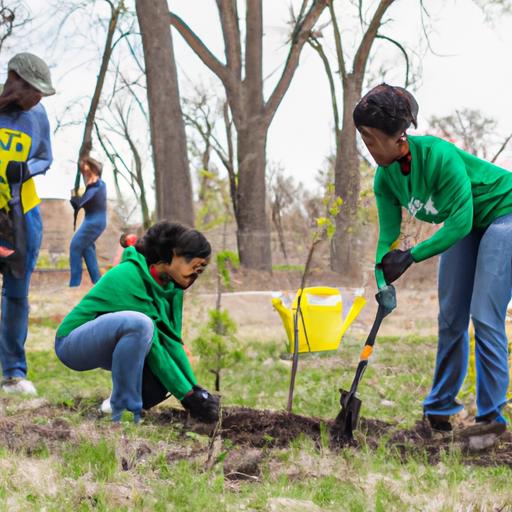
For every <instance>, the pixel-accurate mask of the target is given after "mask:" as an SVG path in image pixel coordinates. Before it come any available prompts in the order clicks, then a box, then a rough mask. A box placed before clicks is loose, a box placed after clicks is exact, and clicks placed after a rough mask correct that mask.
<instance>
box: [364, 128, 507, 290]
mask: <svg viewBox="0 0 512 512" xmlns="http://www.w3.org/2000/svg"><path fill="white" fill-rule="evenodd" d="M407 139H408V141H409V147H410V150H411V157H412V161H411V172H410V173H409V174H408V175H404V174H402V172H401V170H400V165H399V163H398V162H394V163H392V164H391V165H390V166H388V167H378V168H377V172H376V174H375V181H374V192H375V198H376V200H377V209H378V212H379V242H378V245H377V255H376V259H375V262H376V263H380V262H381V260H382V258H383V256H384V255H385V254H386V253H387V252H388V251H389V250H390V248H391V245H392V244H393V242H394V241H395V240H396V239H397V238H398V236H399V235H400V225H401V221H402V207H404V208H406V209H407V210H408V211H409V213H410V214H411V215H412V216H413V217H416V218H418V219H420V220H422V221H426V222H432V223H435V224H440V223H441V222H444V225H443V227H442V228H441V229H439V230H438V231H436V233H434V235H432V236H431V237H430V238H429V239H427V240H424V241H423V242H421V243H419V244H418V245H416V246H415V247H413V248H412V250H411V255H412V258H413V259H414V261H422V260H425V259H427V258H430V257H431V256H434V255H436V254H439V253H441V252H443V251H445V250H446V249H448V248H449V247H451V246H452V245H453V244H455V243H456V242H457V241H458V240H460V239H461V238H464V237H465V236H466V235H467V234H469V232H470V231H471V230H472V229H473V228H479V229H485V228H486V227H487V226H489V224H491V223H492V221H493V220H495V219H497V218H498V217H502V216H503V215H506V214H508V213H511V212H512V193H511V192H512V172H509V171H507V170H506V169H502V168H501V167H498V166H496V165H493V164H491V163H489V162H486V161H485V160H481V159H480V158H477V157H476V156H474V155H471V154H469V153H466V152H465V151H462V150H461V149H459V148H457V147H456V146H454V145H453V144H451V143H449V142H446V141H444V140H442V139H439V138H438V137H432V136H408V138H407ZM375 277H376V279H377V286H378V287H379V288H381V287H383V286H384V285H385V284H386V282H385V280H384V276H383V274H382V270H380V269H376V270H375Z"/></svg>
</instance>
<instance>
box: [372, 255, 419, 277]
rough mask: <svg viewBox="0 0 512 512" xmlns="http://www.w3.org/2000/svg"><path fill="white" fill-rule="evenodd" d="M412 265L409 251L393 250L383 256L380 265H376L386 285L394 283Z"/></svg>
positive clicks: (412, 261)
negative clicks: (380, 270)
mask: <svg viewBox="0 0 512 512" xmlns="http://www.w3.org/2000/svg"><path fill="white" fill-rule="evenodd" d="M413 263H414V260H413V259H412V255H411V250H410V249H408V250H407V251H402V250H400V249H394V250H393V251H389V252H388V253H387V254H386V255H384V257H383V258H382V261H381V263H379V264H378V265H377V268H381V269H382V273H383V274H384V279H385V280H386V283H387V284H391V283H393V282H394V281H396V280H397V279H398V278H399V277H400V276H401V275H402V274H403V273H404V272H405V271H406V270H407V269H408V268H409V267H410V266H411V265H412V264H413Z"/></svg>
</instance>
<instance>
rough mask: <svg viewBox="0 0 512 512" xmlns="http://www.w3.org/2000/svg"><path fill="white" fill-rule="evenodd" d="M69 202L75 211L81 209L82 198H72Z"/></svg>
mask: <svg viewBox="0 0 512 512" xmlns="http://www.w3.org/2000/svg"><path fill="white" fill-rule="evenodd" d="M69 202H70V203H71V206H72V207H73V209H74V210H78V208H79V207H80V197H79V196H73V197H71V199H70V200H69Z"/></svg>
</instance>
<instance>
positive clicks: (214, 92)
mask: <svg viewBox="0 0 512 512" xmlns="http://www.w3.org/2000/svg"><path fill="white" fill-rule="evenodd" d="M211 1H212V2H213V0H211ZM405 1H406V0H378V1H371V0H358V1H355V0H300V1H299V0H296V1H292V2H290V12H289V19H288V23H287V24H283V26H282V27H278V29H279V30H281V32H282V40H283V43H282V44H283V48H284V49H285V53H286V57H285V59H284V61H283V62H282V65H281V66H280V67H279V69H277V70H275V72H273V73H271V74H270V75H269V76H267V75H266V74H265V60H266V58H267V57H268V54H267V53H266V51H265V46H264V38H265V23H264V16H265V10H266V9H271V8H272V6H271V3H270V2H264V1H262V0H246V1H236V0H216V1H215V5H216V8H217V12H218V19H216V20H211V23H214V24H217V25H218V28H219V30H220V32H221V35H222V41H223V54H222V52H221V53H218V52H215V51H214V49H213V48H210V47H209V46H208V44H207V42H206V41H205V40H204V39H203V37H202V34H200V33H197V32H196V31H195V30H194V20H193V19H190V20H189V19H183V18H182V17H180V15H179V14H178V13H176V12H174V11H173V2H172V1H171V2H168V1H167V0H135V1H130V0H82V1H79V2H76V1H75V2H58V3H54V4H52V3H51V2H48V4H49V5H50V6H51V8H49V9H48V14H47V20H46V25H45V26H46V27H50V28H49V29H48V30H49V31H51V32H52V33H53V34H54V39H53V41H49V42H48V47H51V45H52V44H53V45H54V47H57V46H58V45H60V46H61V47H62V37H64V35H65V37H66V38H67V39H68V40H70V41H72V42H71V43H70V45H68V46H67V47H66V48H65V51H67V52H70V51H77V48H76V46H78V45H80V48H79V50H80V51H83V49H84V48H85V45H86V44H89V45H91V46H92V47H95V49H96V62H97V80H96V83H95V84H94V88H93V90H92V91H91V93H90V97H87V98H77V101H76V103H73V104H66V105H63V106H62V109H61V113H60V116H59V121H58V123H57V126H56V127H55V132H56V135H57V136H58V135H59V131H60V130H62V128H64V127H66V126H69V125H72V124H76V125H80V127H81V128H82V129H83V137H82V144H81V147H80V148H79V149H78V150H77V160H78V157H79V156H81V155H84V154H86V153H88V152H90V151H91V150H93V149H94V150H95V151H96V152H98V153H103V154H104V156H105V158H106V159H107V160H108V161H109V162H110V167H111V169H112V172H113V177H114V183H115V186H116V194H117V200H118V204H119V210H120V211H121V212H122V214H123V216H124V217H125V218H126V219H127V221H128V219H130V218H132V217H133V214H134V211H135V212H136V213H137V214H138V216H139V217H140V218H141V219H142V223H143V225H144V226H148V225H149V224H150V223H151V222H152V221H154V220H156V219H159V218H170V219H174V220H177V221H181V222H184V223H186V224H189V225H192V224H197V225H198V226H199V227H201V228H203V229H208V228H211V227H213V226H223V229H224V232H226V230H230V229H234V230H235V232H236V244H237V250H238V255H239V258H240V262H241V264H242V265H243V266H245V267H246V268H250V269H256V270H265V271H271V269H272V247H271V232H272V231H274V232H275V233H276V235H277V240H278V249H277V250H278V251H279V254H280V257H282V258H283V259H284V261H285V262H287V261H289V259H290V254H291V252H292V251H293V246H294V244H295V243H296V242H295V241H294V242H291V241H289V240H287V236H288V237H289V236H290V233H296V234H297V235H298V238H299V239H300V237H302V236H303V233H305V232H307V229H308V226H309V223H310V222H311V219H312V218H314V215H315V208H316V209H318V207H319V206H318V205H319V204H321V197H320V196H321V192H316V196H318V197H315V194H312V193H311V192H309V191H306V190H304V189H303V187H301V185H300V184H299V183H298V182H297V180H294V179H293V177H290V175H289V174H287V173H286V170H285V169H283V168H282V166H281V165H280V164H279V163H274V162H269V161H268V159H267V150H266V146H267V140H268V133H269V129H270V126H271V124H272V121H273V119H274V117H275V114H276V112H277V110H278V108H279V106H280V104H281V102H282V100H283V98H284V96H285V95H286V93H287V91H288V89H289V87H290V85H291V84H292V82H293V80H294V76H295V72H296V70H297V68H298V66H299V65H300V59H301V55H302V54H303V53H305V52H309V54H310V55H315V56H316V58H318V59H319V60H320V62H321V63H322V66H323V69H324V71H325V75H324V77H319V84H320V86H319V87H322V89H319V90H318V91H313V92H312V94H311V97H310V98H306V99H305V101H315V95H316V94H323V95H325V94H329V95H330V97H331V105H332V119H330V120H327V119H326V123H331V125H332V127H333V130H332V137H333V154H326V155H325V162H326V164H325V168H324V169H323V170H319V169H315V170H314V172H319V171H323V173H324V174H323V176H320V177H319V179H320V182H321V183H322V185H325V183H326V181H329V180H332V181H334V183H335V190H336V194H337V195H339V196H340V197H341V198H342V199H343V206H342V208H341V213H340V215H339V216H338V217H337V219H336V223H337V230H336V234H335V237H334V239H333V241H332V245H331V251H330V266H331V268H332V269H333V270H336V271H338V272H344V273H349V274H352V275H356V276H357V275H358V274H359V273H360V271H361V268H360V265H359V263H358V262H359V260H360V259H359V258H357V257H355V254H354V248H356V247H357V239H358V238H359V237H360V235H361V233H360V232H361V230H362V229H365V227H364V226H365V222H368V219H370V218H371V214H369V213H367V214H364V212H362V210H364V209H366V208H368V207H369V206H368V205H369V204H370V203H371V202H365V198H368V196H369V195H370V196H371V179H370V178H368V176H367V174H368V173H366V174H365V172H366V171H367V169H368V168H367V161H366V160H365V154H364V153H363V152H362V150H361V148H360V147H359V146H358V143H357V137H356V131H355V128H354V126H353V123H352V119H351V114H352V109H353V107H354V105H355V103H356V102H357V101H358V99H359V98H360V97H361V95H362V94H363V92H364V89H365V87H366V86H367V85H368V84H369V83H371V84H373V83H375V82H376V81H383V80H388V81H392V82H393V83H400V84H401V85H404V86H409V87H411V88H412V89H413V90H414V87H415V86H417V85H418V84H420V83H421V59H422V56H423V55H424V53H425V52H428V51H433V50H432V48H431V44H430V34H431V32H432V31H433V30H434V29H435V20H434V19H432V18H431V17H430V15H429V8H430V6H429V1H428V0H419V1H418V2H417V20H416V22H417V23H418V27H421V30H419V32H418V38H417V46H415V47H410V46H408V45H407V44H406V43H405V42H404V41H401V39H400V30H398V29H397V28H396V27H392V24H391V23H390V21H391V19H392V18H393V15H394V13H395V12H396V9H400V4H401V3H403V2H405ZM467 1H468V2H471V1H476V0H467ZM477 3H478V2H477ZM479 3H480V4H481V7H482V9H483V10H484V15H486V16H487V17H488V18H489V19H492V17H493V16H497V15H502V14H503V13H504V12H507V11H508V10H509V9H510V5H509V3H508V2H506V1H498V0H496V1H492V2H479ZM199 15H200V13H199V12H198V16H199ZM49 20H51V21H49ZM77 20H80V23H82V26H80V27H78V23H79V22H78V21H77ZM83 20H86V22H87V23H86V26H83ZM29 21H31V20H30V16H29V14H27V11H26V9H25V11H23V3H22V2H16V1H13V2H9V1H8V0H4V1H2V2H0V30H3V32H2V33H0V51H3V52H4V53H5V50H3V49H2V45H3V43H4V41H6V40H8V38H9V37H11V34H12V33H13V31H14V32H15V31H16V30H21V29H22V28H23V25H24V24H26V23H29ZM32 21H34V20H32ZM70 27H71V28H70ZM347 34H349V35H350V37H348V36H347ZM176 37H179V38H182V39H183V40H184V41H185V43H186V44H187V45H188V46H189V47H190V49H191V50H192V52H193V54H194V55H195V57H196V58H197V59H199V60H200V61H201V62H202V63H203V65H204V66H205V68H206V69H208V70H209V72H210V73H211V76H212V84H213V85H212V86H211V87H210V86H205V85H204V84H192V85H193V87H191V88H190V90H192V91H193V92H192V93H190V91H187V95H185V96H184V95H183V94H182V93H181V91H180V82H179V80H178V74H179V72H178V68H179V67H180V66H182V67H186V63H180V62H176V59H175V54H174V44H175V42H174V39H175V38H176ZM77 41H80V43H77ZM92 43H94V44H92ZM61 51H62V49H61ZM390 55H391V58H390ZM493 123H494V121H493V120H492V119H491V118H488V117H486V116H484V115H483V114H482V113H480V112H478V111H474V110H470V109H468V110H466V111H458V112H450V113H448V115H447V116H445V117H443V118H440V117H438V118H435V119H431V120H430V122H429V124H430V126H431V128H432V129H433V130H435V131H436V132H437V133H438V134H439V135H441V136H444V137H448V138H452V139H457V141H458V142H460V143H461V144H462V145H463V146H464V148H465V149H468V150H472V151H475V152H477V153H478V154H480V155H481V156H484V157H486V158H489V159H491V158H494V157H497V156H499V153H500V152H501V151H503V148H504V147H505V146H506V144H507V143H508V142H509V137H508V136H506V135H505V136H501V138H499V134H497V133H496V126H495V123H494V124H493ZM308 129H312V128H311V127H308V126H306V125H305V126H304V130H308ZM313 129H314V128H313ZM489 138H494V139H493V141H492V142H493V143H494V147H496V145H497V144H498V149H497V150H496V151H494V153H493V154H492V155H491V154H489V153H488V151H489V149H488V148H489V146H491V144H489V143H487V141H488V140H489ZM498 138H499V140H498ZM290 143H291V144H293V141H290ZM365 176H367V177H366V178H365ZM364 180H366V181H364ZM193 184H194V185H193ZM193 189H194V190H193ZM320 190H321V187H320ZM153 196H154V198H153ZM153 204H154V208H153V207H152V205H153Z"/></svg>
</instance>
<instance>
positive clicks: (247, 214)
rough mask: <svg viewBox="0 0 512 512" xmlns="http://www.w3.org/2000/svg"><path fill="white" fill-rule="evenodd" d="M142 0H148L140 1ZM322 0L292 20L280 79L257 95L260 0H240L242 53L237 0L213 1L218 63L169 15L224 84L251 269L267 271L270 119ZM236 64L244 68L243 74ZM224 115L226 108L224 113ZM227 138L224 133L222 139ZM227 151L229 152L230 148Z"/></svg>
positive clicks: (244, 257) (240, 232) (238, 209)
mask: <svg viewBox="0 0 512 512" xmlns="http://www.w3.org/2000/svg"><path fill="white" fill-rule="evenodd" d="M146 1H148V0H146ZM327 3H328V0H314V1H313V2H312V3H311V4H310V6H309V10H307V12H305V8H306V5H307V2H305V3H303V7H304V9H303V10H302V13H301V15H300V16H299V17H298V19H297V20H296V23H295V26H294V27H293V33H292V35H291V41H290V47H289V52H288V57H287V59H286V62H285V65H284V68H283V71H282V74H281V77H280V78H279V80H278V82H277V84H276V86H275V87H274V89H273V91H271V93H270V95H269V97H268V98H267V99H266V101H265V99H264V97H263V62H262V59H263V55H262V54H263V7H262V2H261V0H247V2H246V37H245V47H244V51H242V43H241V40H240V36H241V33H242V31H241V30H240V26H239V17H238V9H237V2H235V1H233V0H217V7H218V10H219V17H220V21H221V27H222V34H223V37H224V47H225V48H224V49H225V55H226V63H225V64H224V63H222V62H221V61H220V60H219V59H218V58H217V57H216V56H215V55H214V54H213V53H212V52H211V51H210V49H209V48H208V47H207V46H206V45H205V44H204V42H203V41H202V40H201V38H200V37H199V36H198V35H197V34H196V33H195V32H194V31H193V30H192V29H191V28H190V27H189V26H188V25H187V24H186V23H185V21H183V20H182V19H181V18H180V17H179V16H177V15H176V14H174V13H171V14H170V16H169V20H170V23H171V24H172V25H173V27H175V28H176V30H178V32H179V33H180V34H181V36H182V37H183V38H184V39H185V41H186V42H187V44H188V45H189V46H190V48H192V50H193V51H194V52H195V53H196V55H197V56H198V57H199V58H200V59H201V60H202V61H203V63H204V64H205V65H206V66H207V67H208V68H209V69H210V70H211V71H212V72H213V73H215V74H216V75H217V77H218V78H219V79H220V80H221V82H222V83H223V85H224V88H225V91H226V99H227V102H228V104H229V110H230V112H231V114H232V116H233V124H234V126H235V128H236V139H237V162H238V181H237V180H236V178H234V176H232V174H231V173H230V182H231V185H232V188H236V191H235V197H236V202H235V201H234V202H233V206H234V210H235V214H236V220H237V241H238V252H239V256H240V263H241V264H242V265H243V266H245V267H248V268H252V269H257V270H266V271H271V270H272V261H271V247H270V225H269V222H268V216H267V213H266V211H265V207H266V189H265V163H266V162H265V149H266V139H267V132H268V128H269V126H270V123H271V122H272V119H273V117H274V115H275V113H276V111H277V108H278V107H279V104H280V103H281V100H282V99H283V97H284V95H285V94H286V91H287V90H288V88H289V86H290V83H291V80H292V78H293V75H294V73H295V71H296V69H297V66H298V64H299V58H300V53H301V51H302V48H303V47H304V43H305V42H306V40H307V38H308V37H309V35H310V33H311V29H312V28H313V26H314V24H315V23H316V21H317V20H318V18H319V16H320V14H321V13H322V11H323V10H324V8H325V7H326V5H327ZM242 68H244V69H245V77H243V76H242V75H243V73H242ZM226 113H227V112H226ZM228 138H229V137H228ZM230 153H231V151H230Z"/></svg>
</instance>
